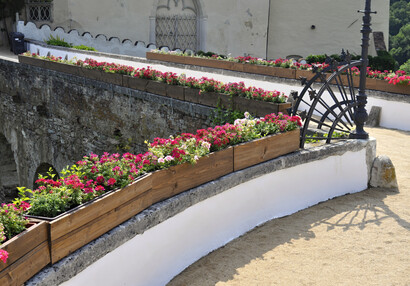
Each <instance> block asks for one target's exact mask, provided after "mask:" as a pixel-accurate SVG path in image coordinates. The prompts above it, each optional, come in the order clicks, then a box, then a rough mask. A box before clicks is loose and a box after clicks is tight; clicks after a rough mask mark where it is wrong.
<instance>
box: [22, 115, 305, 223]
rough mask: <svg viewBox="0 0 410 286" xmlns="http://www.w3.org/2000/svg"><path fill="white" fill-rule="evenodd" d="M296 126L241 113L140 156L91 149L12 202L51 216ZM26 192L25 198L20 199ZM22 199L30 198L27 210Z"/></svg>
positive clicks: (289, 119) (293, 119) (288, 120)
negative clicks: (241, 116) (154, 173)
mask: <svg viewBox="0 0 410 286" xmlns="http://www.w3.org/2000/svg"><path fill="white" fill-rule="evenodd" d="M298 126H301V120H300V118H299V117H297V116H288V115H284V114H282V113H279V114H278V115H275V114H269V115H266V116H265V117H263V118H258V119H253V118H251V116H250V115H249V113H247V112H246V113H245V118H244V119H241V120H237V121H236V122H235V124H229V123H227V124H225V125H222V126H216V127H210V128H207V129H199V130H197V131H196V133H182V134H180V135H178V136H171V137H169V138H155V139H154V140H153V141H152V142H151V143H148V142H146V144H147V147H148V151H147V152H145V153H142V154H137V155H135V154H131V153H125V154H123V155H120V154H109V153H104V154H103V155H101V156H99V155H96V154H93V153H91V154H90V155H88V156H84V157H83V158H82V160H81V161H78V162H77V163H76V164H75V165H72V166H71V167H69V168H66V169H64V170H63V171H62V172H61V174H62V176H61V178H60V179H58V180H54V175H53V174H51V172H50V173H49V175H48V177H42V176H40V178H39V179H38V180H37V181H36V184H37V185H38V187H37V189H35V190H29V189H25V188H19V189H20V198H19V199H17V200H16V202H19V203H20V206H22V205H24V206H25V210H26V211H27V213H28V214H30V215H38V216H46V217H54V216H56V215H59V214H61V213H63V212H65V211H67V210H69V209H71V208H74V207H76V206H78V205H80V204H82V203H85V202H87V201H90V200H92V199H94V198H96V197H98V196H100V195H101V194H103V193H105V192H108V191H110V190H115V189H118V188H123V187H125V186H127V185H128V184H130V183H131V182H132V181H134V180H135V179H136V178H138V177H139V176H141V175H143V174H146V173H148V172H152V171H155V170H159V169H164V168H168V167H170V166H174V165H179V164H183V163H192V164H195V163H196V161H198V160H199V159H200V158H201V157H203V156H206V155H207V154H209V153H210V152H212V151H217V150H221V149H223V148H226V147H227V146H230V145H235V144H238V143H242V142H246V141H250V140H253V139H256V138H261V137H263V136H266V135H269V134H275V133H278V132H285V131H290V130H293V129H296V128H298ZM26 193H30V194H31V197H30V198H28V197H26ZM25 201H30V204H31V206H30V208H28V206H27V205H25V204H26V203H25ZM23 202H24V203H23Z"/></svg>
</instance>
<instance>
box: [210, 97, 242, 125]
mask: <svg viewBox="0 0 410 286" xmlns="http://www.w3.org/2000/svg"><path fill="white" fill-rule="evenodd" d="M216 106H217V107H216V109H214V110H213V111H212V114H211V122H212V126H217V125H223V124H225V123H230V124H233V123H234V122H235V120H236V119H241V118H243V112H241V111H239V110H233V109H232V108H230V107H228V108H227V109H226V108H225V107H224V106H223V105H221V102H220V101H218V103H217V105H216Z"/></svg>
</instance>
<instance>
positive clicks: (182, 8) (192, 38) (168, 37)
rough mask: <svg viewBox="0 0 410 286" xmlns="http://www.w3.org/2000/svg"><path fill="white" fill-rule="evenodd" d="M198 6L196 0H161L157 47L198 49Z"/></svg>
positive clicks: (158, 16) (156, 25) (156, 36)
mask: <svg viewBox="0 0 410 286" xmlns="http://www.w3.org/2000/svg"><path fill="white" fill-rule="evenodd" d="M197 16H198V7H197V3H196V1H194V0H160V1H159V5H158V7H157V11H156V19H155V39H156V45H157V47H161V46H167V47H168V48H169V49H171V50H173V49H181V50H186V49H190V50H193V51H196V50H197V49H198V19H197Z"/></svg>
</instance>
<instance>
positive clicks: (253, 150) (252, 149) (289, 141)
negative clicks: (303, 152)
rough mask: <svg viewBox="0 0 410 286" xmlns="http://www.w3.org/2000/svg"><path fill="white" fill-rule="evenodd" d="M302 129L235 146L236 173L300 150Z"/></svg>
mask: <svg viewBox="0 0 410 286" xmlns="http://www.w3.org/2000/svg"><path fill="white" fill-rule="evenodd" d="M299 140H300V129H296V130H293V131H288V132H285V133H279V134H275V135H271V136H267V137H264V138H261V139H257V140H254V141H251V142H247V143H243V144H240V145H237V146H234V147H233V149H234V151H233V155H234V171H238V170H242V169H245V168H248V167H250V166H253V165H256V164H259V163H262V162H265V161H268V160H271V159H273V158H276V157H279V156H282V155H285V154H288V153H290V152H294V151H296V150H298V149H299Z"/></svg>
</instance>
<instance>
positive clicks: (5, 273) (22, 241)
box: [0, 221, 51, 285]
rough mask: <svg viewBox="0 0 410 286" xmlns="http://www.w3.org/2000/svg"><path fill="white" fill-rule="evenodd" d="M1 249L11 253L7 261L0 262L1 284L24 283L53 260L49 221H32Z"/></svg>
mask: <svg viewBox="0 0 410 286" xmlns="http://www.w3.org/2000/svg"><path fill="white" fill-rule="evenodd" d="M0 249H3V250H5V251H7V252H8V253H9V257H8V259H7V263H3V262H0V285H22V284H23V283H24V282H25V281H27V280H28V279H30V278H31V277H32V276H34V275H35V274H36V273H37V272H39V271H40V270H41V269H42V268H43V267H45V266H47V265H48V264H49V263H50V261H51V260H50V245H49V225H48V223H47V222H45V221H31V222H30V224H29V225H28V228H27V230H25V231H23V232H22V233H20V234H18V235H16V236H15V237H13V238H12V239H10V240H8V241H7V242H5V243H3V244H2V245H1V246H0Z"/></svg>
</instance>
